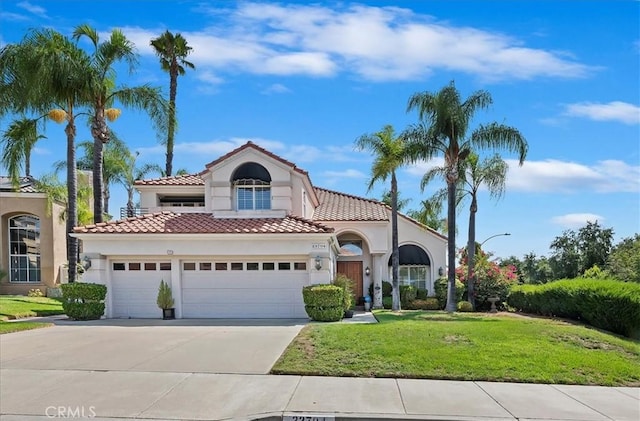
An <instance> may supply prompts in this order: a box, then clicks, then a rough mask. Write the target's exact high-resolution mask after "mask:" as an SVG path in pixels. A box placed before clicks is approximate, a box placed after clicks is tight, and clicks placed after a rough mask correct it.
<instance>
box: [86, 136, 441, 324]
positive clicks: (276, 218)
mask: <svg viewBox="0 0 640 421" xmlns="http://www.w3.org/2000/svg"><path fill="white" fill-rule="evenodd" d="M136 188H137V190H138V191H139V193H140V205H141V208H143V210H144V213H143V214H141V215H140V216H135V217H131V218H127V219H123V220H119V221H113V222H106V223H101V224H96V225H89V226H84V227H77V228H76V229H75V233H74V234H73V235H75V236H76V237H78V238H79V239H81V240H82V243H83V250H84V255H85V256H86V259H88V260H90V262H91V266H90V268H89V269H88V270H87V272H86V273H85V274H84V278H83V279H84V281H86V282H96V283H102V284H106V285H107V288H108V294H107V310H106V312H107V317H132V318H137V317H154V318H155V317H159V315H160V312H159V310H158V308H157V306H156V296H157V291H158V285H159V283H160V281H161V280H164V281H167V282H168V283H169V284H170V285H171V286H172V290H173V295H174V299H175V311H176V317H183V318H210V317H211V318H217V317H221V318H240V317H242V318H244V317H248V318H297V317H307V316H306V313H305V310H304V304H303V301H302V287H303V286H305V285H310V284H316V283H330V282H331V280H332V279H333V278H334V277H335V276H336V274H337V273H344V274H346V275H347V276H349V277H350V278H352V279H353V280H354V281H355V284H356V295H357V297H359V299H360V300H362V297H364V296H366V295H368V291H369V285H370V284H372V283H373V284H374V285H376V286H380V285H381V282H382V281H383V280H390V279H391V276H390V265H391V210H390V208H389V207H388V206H387V205H385V204H384V203H381V202H378V201H375V200H370V199H365V198H361V197H356V196H352V195H348V194H344V193H340V192H336V191H332V190H326V189H322V188H318V187H315V186H314V185H313V184H312V183H311V179H310V178H309V174H308V173H307V172H306V171H304V170H302V169H300V168H298V167H297V166H296V165H295V164H293V163H291V162H289V161H287V160H285V159H283V158H281V157H279V156H277V155H275V154H273V153H271V152H269V151H267V150H265V149H263V148H261V147H259V146H257V145H255V144H254V143H252V142H248V143H246V144H244V145H242V146H240V147H239V148H237V149H235V150H233V151H231V152H229V153H227V154H225V155H224V156H221V157H220V158H218V159H216V160H215V161H213V162H211V163H209V164H208V165H206V168H205V169H204V170H203V171H202V172H200V173H198V174H193V175H185V176H175V177H166V178H159V179H153V180H139V181H137V182H136ZM398 225H399V244H400V265H401V268H400V275H401V276H400V277H401V281H402V282H403V283H407V284H413V285H416V286H418V287H421V288H426V289H428V290H429V292H430V293H433V282H434V280H435V279H436V277H437V274H438V272H439V271H442V268H443V267H444V266H445V255H446V237H444V236H442V235H441V234H438V233H437V232H435V231H433V230H431V229H430V228H428V227H426V226H424V225H421V224H420V223H418V222H416V221H414V220H412V219H410V218H408V217H406V216H401V217H400V218H399V223H398ZM376 291H379V290H376ZM374 295H375V297H374V304H375V305H378V306H381V297H380V294H374Z"/></svg>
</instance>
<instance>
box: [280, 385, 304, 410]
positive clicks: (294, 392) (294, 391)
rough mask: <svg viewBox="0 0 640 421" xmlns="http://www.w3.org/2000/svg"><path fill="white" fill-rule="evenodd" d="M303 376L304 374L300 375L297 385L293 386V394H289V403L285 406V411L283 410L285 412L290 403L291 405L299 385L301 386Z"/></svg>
mask: <svg viewBox="0 0 640 421" xmlns="http://www.w3.org/2000/svg"><path fill="white" fill-rule="evenodd" d="M302 377H303V376H298V382H297V383H296V387H294V388H293V392H292V393H291V396H289V400H288V401H287V404H286V405H285V406H284V411H282V412H283V413H284V412H286V411H288V410H289V405H291V401H292V400H293V397H294V396H295V395H296V392H297V391H298V387H300V383H301V382H302Z"/></svg>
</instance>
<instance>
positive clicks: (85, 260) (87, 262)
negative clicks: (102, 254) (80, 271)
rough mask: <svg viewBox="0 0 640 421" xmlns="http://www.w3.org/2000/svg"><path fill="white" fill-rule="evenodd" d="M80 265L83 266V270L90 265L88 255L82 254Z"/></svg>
mask: <svg viewBox="0 0 640 421" xmlns="http://www.w3.org/2000/svg"><path fill="white" fill-rule="evenodd" d="M82 267H83V268H84V270H87V269H89V268H90V267H91V259H90V258H89V256H84V257H83V258H82Z"/></svg>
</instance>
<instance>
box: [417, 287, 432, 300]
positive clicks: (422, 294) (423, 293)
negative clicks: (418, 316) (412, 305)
mask: <svg viewBox="0 0 640 421" xmlns="http://www.w3.org/2000/svg"><path fill="white" fill-rule="evenodd" d="M428 297H429V291H427V290H426V289H424V288H418V289H416V299H418V300H426V299H427V298H428Z"/></svg>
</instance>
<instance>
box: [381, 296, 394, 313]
mask: <svg viewBox="0 0 640 421" xmlns="http://www.w3.org/2000/svg"><path fill="white" fill-rule="evenodd" d="M382 307H383V308H386V309H387V310H391V308H392V307H393V298H392V297H382Z"/></svg>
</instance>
